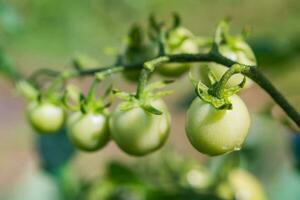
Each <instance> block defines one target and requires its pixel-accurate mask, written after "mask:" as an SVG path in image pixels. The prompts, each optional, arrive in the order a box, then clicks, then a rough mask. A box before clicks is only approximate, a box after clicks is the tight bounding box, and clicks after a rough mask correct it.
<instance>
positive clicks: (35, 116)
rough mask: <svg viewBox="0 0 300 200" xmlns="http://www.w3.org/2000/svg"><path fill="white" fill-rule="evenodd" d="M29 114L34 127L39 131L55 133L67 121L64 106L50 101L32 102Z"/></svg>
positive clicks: (28, 110) (28, 109)
mask: <svg viewBox="0 0 300 200" xmlns="http://www.w3.org/2000/svg"><path fill="white" fill-rule="evenodd" d="M27 116H28V119H29V122H30V124H31V125H32V127H33V128H34V129H35V130H36V131H37V132H39V133H55V132H57V131H58V130H59V129H60V128H61V127H62V126H63V124H64V121H65V112H64V110H63V108H62V107H61V106H59V105H56V104H53V103H50V102H37V101H34V102H32V103H30V104H29V106H28V108H27Z"/></svg>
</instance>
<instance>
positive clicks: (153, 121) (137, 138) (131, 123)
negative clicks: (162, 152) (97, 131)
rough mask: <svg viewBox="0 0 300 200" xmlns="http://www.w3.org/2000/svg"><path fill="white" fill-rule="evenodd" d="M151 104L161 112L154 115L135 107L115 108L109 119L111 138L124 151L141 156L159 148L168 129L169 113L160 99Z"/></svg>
mask: <svg viewBox="0 0 300 200" xmlns="http://www.w3.org/2000/svg"><path fill="white" fill-rule="evenodd" d="M152 105H153V106H154V107H156V108H157V109H159V110H161V111H162V112H163V114H162V115H154V114H152V113H149V112H147V111H145V110H144V109H142V108H141V107H135V108H132V109H130V110H127V111H122V110H120V109H119V108H117V109H116V110H115V111H114V112H113V113H112V116H111V118H110V121H109V125H110V126H109V127H110V131H111V135H112V138H113V139H114V141H115V142H116V143H117V145H118V146H119V147H120V148H121V149H122V150H123V151H125V152H126V153H128V154H130V155H134V156H143V155H146V154H148V153H151V152H153V151H155V150H157V149H159V148H160V147H161V146H162V145H163V144H164V143H165V141H166V139H167V137H168V135H169V130H170V115H169V113H168V111H167V107H166V105H165V104H164V102H163V101H162V100H155V101H153V103H152Z"/></svg>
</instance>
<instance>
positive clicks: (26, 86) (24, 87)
mask: <svg viewBox="0 0 300 200" xmlns="http://www.w3.org/2000/svg"><path fill="white" fill-rule="evenodd" d="M16 88H17V90H18V91H19V92H20V93H21V94H22V95H23V96H24V97H25V98H26V99H27V100H29V101H30V100H34V99H36V98H37V97H38V95H39V91H38V90H37V89H36V88H35V87H34V86H33V85H32V84H30V83H29V82H28V81H25V80H20V81H18V82H17V83H16Z"/></svg>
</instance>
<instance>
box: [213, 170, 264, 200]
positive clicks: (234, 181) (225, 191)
mask: <svg viewBox="0 0 300 200" xmlns="http://www.w3.org/2000/svg"><path fill="white" fill-rule="evenodd" d="M217 193H218V194H219V195H220V197H222V198H224V199H240V200H266V199H267V198H266V194H265V192H264V190H263V188H262V186H261V184H260V182H259V181H258V180H257V179H256V177H254V176H253V175H252V174H250V173H249V172H247V171H245V170H243V169H235V170H233V171H232V172H230V174H229V176H228V180H227V181H226V182H224V183H222V184H220V186H219V187H218V188H217Z"/></svg>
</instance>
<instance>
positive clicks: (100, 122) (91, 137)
mask: <svg viewBox="0 0 300 200" xmlns="http://www.w3.org/2000/svg"><path fill="white" fill-rule="evenodd" d="M67 131H68V136H69V138H70V140H71V142H72V143H73V144H74V145H75V146H76V147H78V148H79V149H81V150H83V151H95V150H98V149H100V148H102V147H104V146H105V145H106V144H107V142H108V141H109V129H108V118H107V115H106V114H104V113H93V112H88V113H85V114H83V113H82V112H80V111H77V112H75V113H73V114H72V115H71V116H70V117H69V119H68V121H67Z"/></svg>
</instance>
